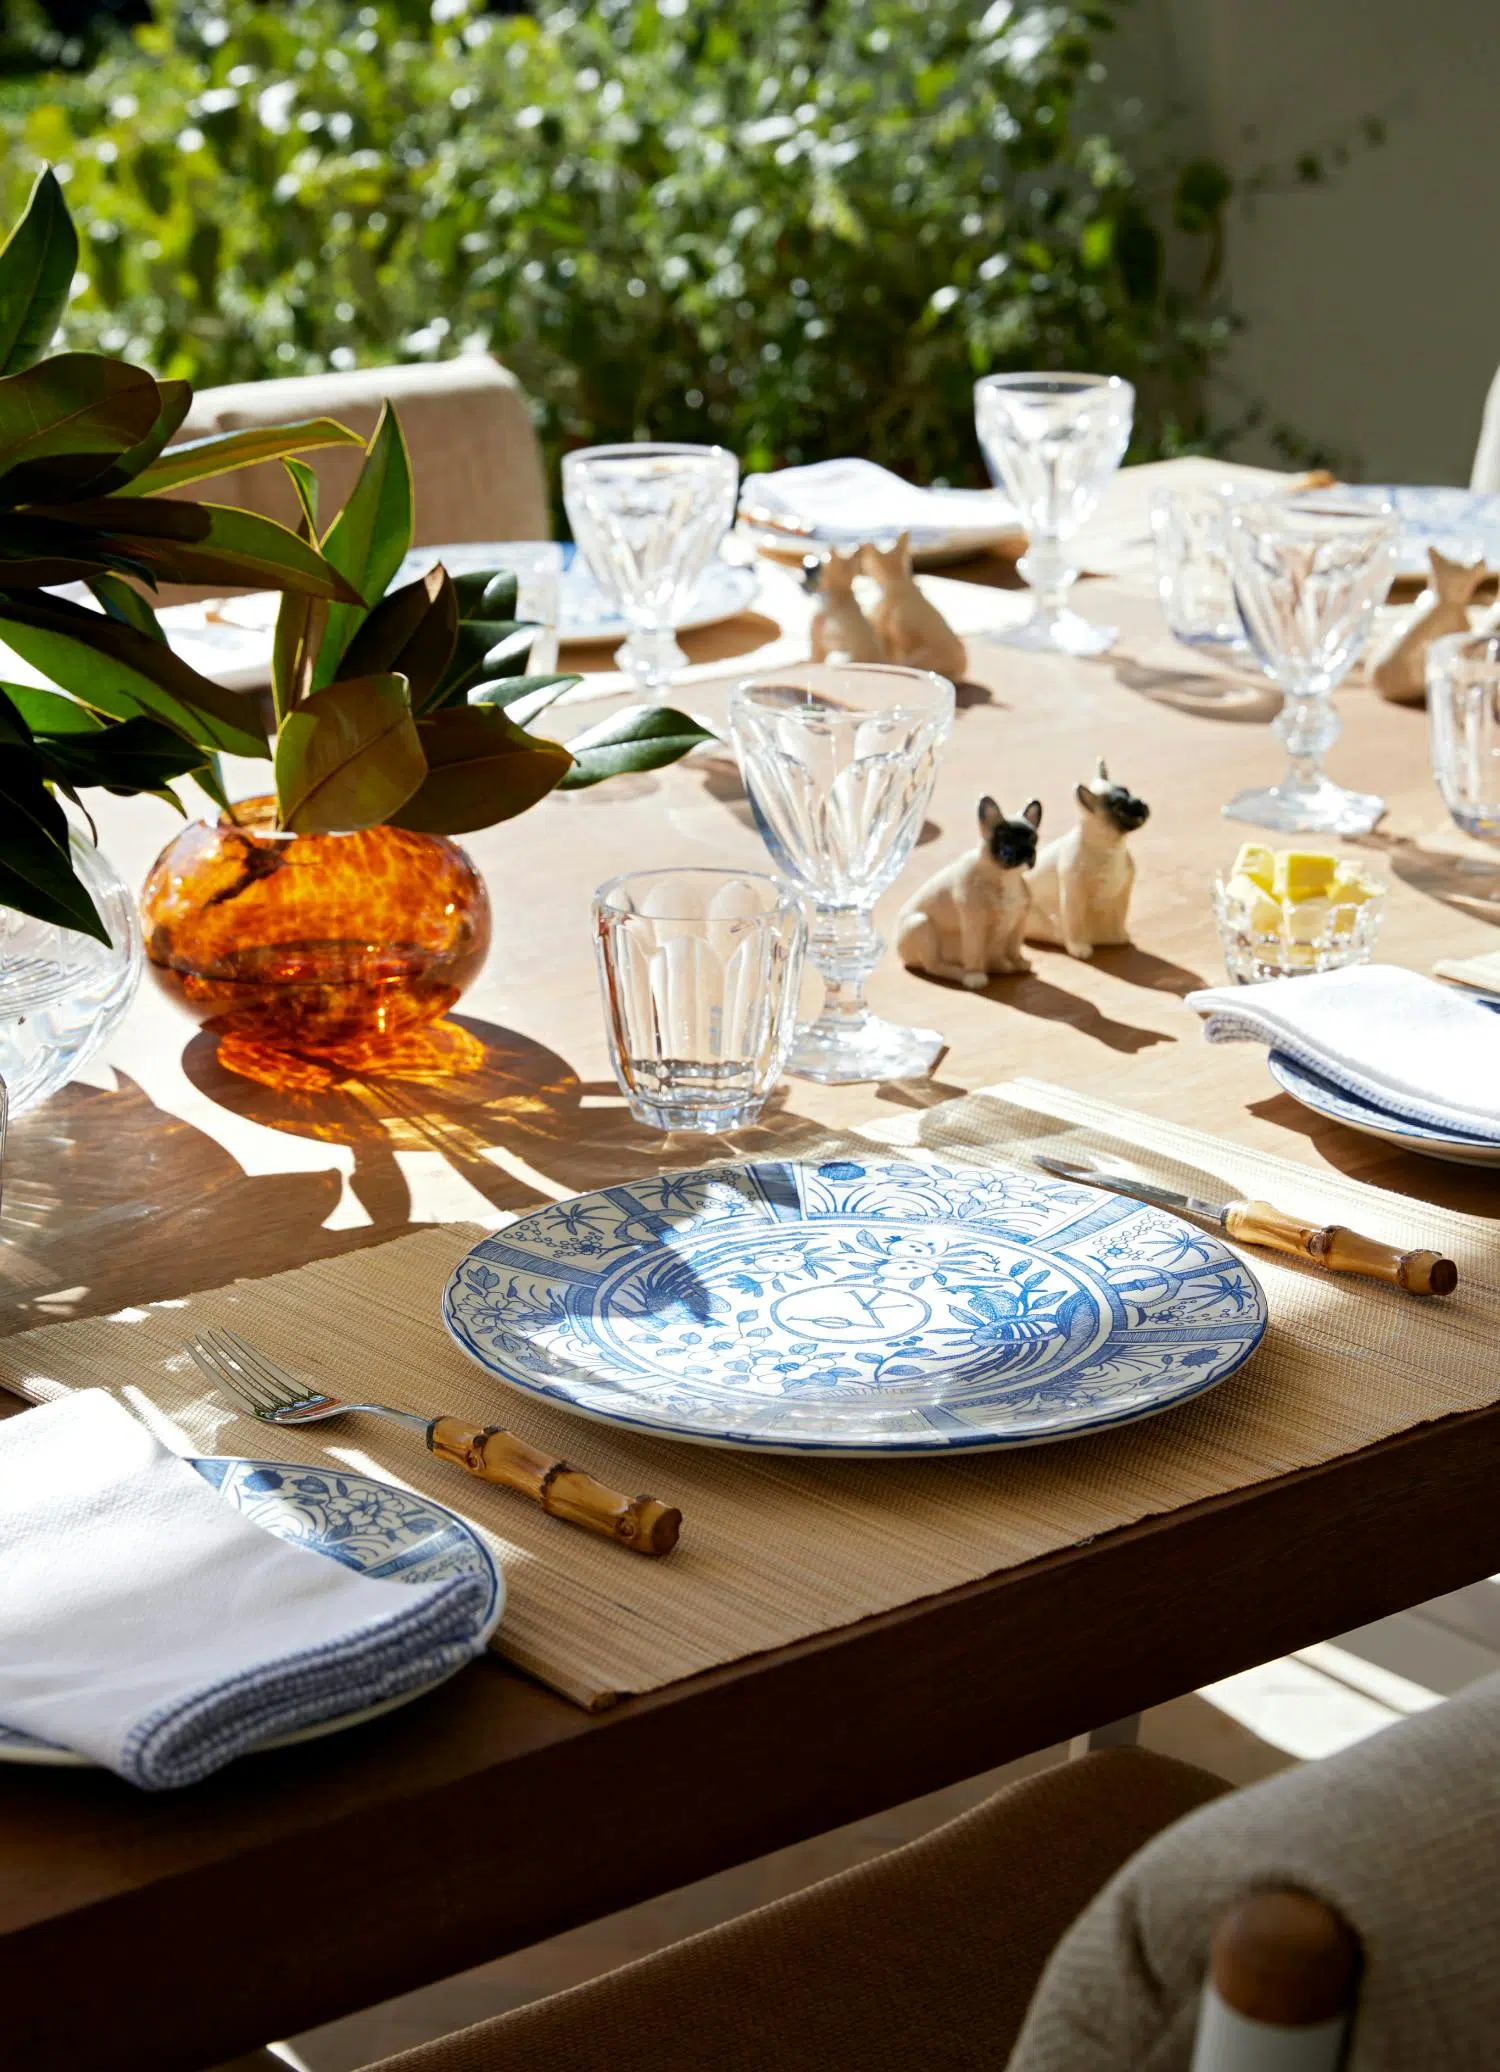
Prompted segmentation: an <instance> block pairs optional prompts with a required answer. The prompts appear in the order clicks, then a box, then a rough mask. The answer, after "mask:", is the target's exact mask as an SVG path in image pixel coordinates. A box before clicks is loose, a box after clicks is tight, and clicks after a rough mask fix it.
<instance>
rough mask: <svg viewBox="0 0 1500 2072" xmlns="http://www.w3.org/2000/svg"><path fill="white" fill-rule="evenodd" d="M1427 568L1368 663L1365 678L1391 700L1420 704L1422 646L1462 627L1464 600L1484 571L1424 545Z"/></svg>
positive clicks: (1465, 629) (1424, 675) (1466, 609)
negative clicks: (1407, 607) (1413, 599)
mask: <svg viewBox="0 0 1500 2072" xmlns="http://www.w3.org/2000/svg"><path fill="white" fill-rule="evenodd" d="M1427 559H1428V562H1429V563H1430V565H1431V568H1432V574H1431V576H1430V577H1429V578H1428V583H1427V588H1426V589H1425V590H1424V591H1423V592H1422V595H1421V596H1420V597H1419V598H1418V600H1417V604H1416V608H1415V609H1414V610H1413V612H1412V614H1411V615H1410V617H1409V618H1407V619H1406V620H1405V622H1404V623H1403V624H1402V626H1401V627H1400V629H1399V630H1398V632H1397V633H1396V636H1395V638H1394V639H1393V640H1391V641H1390V642H1389V643H1388V644H1387V645H1386V647H1385V648H1384V649H1383V651H1382V652H1381V653H1379V654H1377V655H1376V657H1375V659H1374V661H1373V662H1372V663H1371V664H1370V681H1371V683H1372V684H1374V686H1375V688H1376V690H1377V691H1378V692H1379V693H1380V695H1381V697H1382V698H1385V699H1387V700H1388V701H1389V702H1390V703H1391V704H1392V705H1421V704H1424V703H1425V702H1426V698H1427V650H1428V649H1429V648H1430V647H1431V646H1432V643H1433V642H1434V641H1435V640H1441V639H1442V637H1443V635H1444V634H1445V633H1467V632H1468V630H1469V606H1470V604H1471V603H1472V602H1473V599H1474V593H1475V591H1476V590H1478V588H1479V586H1480V584H1481V583H1482V582H1483V581H1484V579H1485V577H1486V576H1487V575H1488V574H1489V573H1490V571H1489V570H1488V569H1487V568H1486V567H1485V565H1484V563H1483V561H1482V560H1481V561H1475V562H1471V563H1465V562H1462V561H1450V560H1449V559H1448V557H1447V556H1446V555H1445V554H1440V553H1439V552H1438V550H1437V548H1436V547H1429V548H1428V549H1427Z"/></svg>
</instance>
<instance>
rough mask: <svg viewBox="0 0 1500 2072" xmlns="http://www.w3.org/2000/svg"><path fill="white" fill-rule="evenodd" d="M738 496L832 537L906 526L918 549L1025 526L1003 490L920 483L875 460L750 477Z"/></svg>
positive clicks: (751, 506)
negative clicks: (954, 536)
mask: <svg viewBox="0 0 1500 2072" xmlns="http://www.w3.org/2000/svg"><path fill="white" fill-rule="evenodd" d="M740 500H741V503H742V505H743V506H744V508H745V510H746V512H747V514H751V513H753V512H754V511H755V510H756V509H757V508H759V509H760V510H763V511H769V512H771V513H773V514H774V515H776V516H777V517H783V518H790V519H794V520H796V521H797V522H799V523H800V524H802V525H807V526H811V528H812V530H813V533H814V535H815V536H816V537H817V538H818V539H820V540H824V541H832V542H835V543H837V542H841V541H858V540H868V539H882V538H884V537H885V536H886V535H887V534H892V535H894V534H896V533H899V532H909V533H910V534H911V536H912V545H913V546H914V547H921V546H923V545H924V544H925V545H935V544H936V543H937V542H938V541H939V540H940V539H947V538H949V537H950V536H951V535H952V534H954V533H964V532H972V533H974V534H976V535H985V534H989V533H996V532H1012V531H1015V530H1016V529H1017V527H1018V526H1019V524H1020V520H1019V518H1018V517H1017V515H1016V507H1015V505H1014V504H1013V503H1012V502H1011V501H1010V499H1009V497H1007V496H1006V495H1004V494H1003V492H1002V491H1000V490H998V489H918V488H917V487H916V486H915V485H914V484H913V483H910V482H903V481H902V479H901V477H900V476H899V475H893V474H892V473H891V472H890V470H889V469H888V468H882V467H880V466H878V465H877V464H876V462H874V461H872V460H819V461H813V462H811V463H810V464H809V465H808V466H807V467H805V468H778V469H777V470H776V471H775V473H774V474H770V475H747V476H746V477H745V480H744V482H743V483H742V484H741V487H740ZM751 522H752V523H753V522H754V519H753V516H752V518H751Z"/></svg>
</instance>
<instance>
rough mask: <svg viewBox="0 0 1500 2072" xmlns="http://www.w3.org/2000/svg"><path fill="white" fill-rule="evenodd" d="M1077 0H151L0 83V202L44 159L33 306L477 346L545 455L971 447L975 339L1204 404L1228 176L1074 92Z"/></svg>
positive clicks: (1102, 100)
mask: <svg viewBox="0 0 1500 2072" xmlns="http://www.w3.org/2000/svg"><path fill="white" fill-rule="evenodd" d="M1111 26H1112V11H1111V9H1110V8H1109V7H1108V6H1103V5H1068V4H1058V5H1049V6H1034V5H1026V4H1024V0H1020V4H1013V0H994V4H993V5H990V6H989V8H988V10H987V11H985V10H984V7H983V5H982V0H981V4H978V5H976V4H975V0H824V4H823V5H822V7H821V8H820V9H819V8H813V7H811V6H809V4H808V0H714V4H713V5H711V6H710V5H704V4H701V0H596V4H593V5H589V6H584V5H582V4H579V5H578V6H576V7H575V6H560V5H556V4H553V0H539V5H538V8H537V12H536V14H535V15H534V16H497V15H491V14H487V13H484V12H483V11H481V8H480V6H479V4H478V0H431V4H430V5H425V4H423V5H419V4H417V0H369V4H367V5H363V6H358V7H356V6H352V5H346V4H344V0H284V4H278V5H275V6H265V5H262V4H260V0H163V4H162V18H161V20H160V21H159V22H158V23H157V24H155V25H153V26H151V27H148V28H145V29H143V30H140V31H138V32H136V34H135V35H134V37H133V38H131V39H130V40H128V41H125V40H122V41H121V42H120V43H119V44H118V46H117V47H115V48H114V49H113V50H112V51H111V52H110V54H109V55H107V56H106V57H105V58H104V60H103V61H102V62H101V63H99V64H98V65H97V66H96V67H94V68H93V69H92V70H91V71H90V73H89V74H88V75H87V76H86V77H84V78H79V79H72V80H63V81H58V80H55V79H54V80H52V81H49V82H48V83H47V86H46V90H45V92H43V91H42V90H40V89H39V88H36V87H30V88H21V87H18V86H15V85H11V86H8V87H6V88H5V89H4V90H3V92H0V139H3V142H4V145H5V150H4V157H3V163H0V217H4V216H5V215H6V214H7V213H10V212H14V210H15V209H16V208H17V206H18V205H19V202H20V199H21V198H22V192H23V189H24V186H25V185H26V184H27V183H29V181H30V179H31V177H32V174H33V172H34V170H35V167H36V164H37V162H38V161H39V160H42V159H49V160H52V161H53V162H55V163H56V164H57V166H58V170H59V174H60V176H64V177H65V178H66V181H67V194H68V199H69V203H70V205H71V207H72V209H73V212H74V214H75V217H76V219H77V222H78V224H79V227H80V230H81V231H82V233H83V237H84V258H83V261H82V271H83V274H84V276H85V277H86V285H85V286H84V287H83V288H82V289H81V290H80V292H79V293H78V295H77V296H76V298H75V300H74V302H73V304H72V307H71V310H70V313H69V318H68V323H67V327H66V335H67V337H68V339H69V341H70V342H71V343H73V344H77V345H90V346H94V347H98V348H101V349H103V350H105V351H107V352H113V353H121V354H125V355H127V356H128V357H130V358H131V359H133V360H143V361H145V362H147V363H148V364H149V365H151V366H152V367H153V368H154V369H155V370H156V371H157V372H158V373H160V374H162V375H184V376H187V377H188V378H189V379H191V380H192V381H193V382H194V383H195V384H197V385H199V386H201V385H204V384H207V383H216V382H222V381H228V380H236V379H244V378H250V377H256V376H262V375H265V374H270V373H302V372H308V371H312V370H315V369H321V368H323V367H326V366H328V365H330V364H331V365H333V366H352V365H355V364H357V363H364V362H375V361H386V360H392V359H400V358H424V357H427V358H431V357H442V356H444V355H447V354H450V353H453V352H456V351H459V350H462V349H464V348H466V347H469V346H487V347H490V348H491V349H493V350H494V351H495V352H496V353H497V354H498V355H499V356H500V357H501V358H502V359H504V360H505V361H506V362H507V363H508V364H509V365H511V366H513V367H514V368H515V369H516V371H517V372H518V373H519V374H520V376H521V377H522V379H523V380H524V381H525V382H526V384H527V386H528V388H529V389H530V391H531V393H532V395H533V397H534V398H535V399H536V404H537V408H538V411H539V414H540V428H541V431H542V434H543V438H544V441H545V442H546V444H547V445H548V447H549V451H550V457H551V458H552V459H553V461H554V463H555V459H556V455H557V452H558V451H559V450H560V449H566V448H567V447H568V446H572V445H577V444H580V443H584V442H587V441H590V440H595V439H606V438H610V439H613V438H630V437H633V436H637V435H640V434H642V433H650V434H652V435H655V436H658V437H679V438H696V439H717V440H720V441H722V442H723V443H724V444H726V445H728V446H730V447H732V448H734V450H735V451H736V452H737V453H738V454H739V455H740V456H741V458H742V460H743V462H744V464H745V466H746V467H747V468H760V467H766V466H769V465H772V464H773V463H783V462H793V461H798V460H804V459H813V458H818V457H822V456H825V455H829V454H837V453H843V452H860V453H866V454H869V455H870V456H872V457H873V458H875V459H877V460H881V461H883V462H885V463H887V464H888V465H890V466H893V467H896V468H898V469H900V470H902V471H903V472H905V473H908V474H910V475H912V476H914V477H916V478H917V479H919V480H932V479H934V478H940V479H941V478H946V479H949V480H953V481H962V480H973V479H982V472H981V469H980V463H979V457H978V453H977V449H976V446H975V443H974V436H973V419H972V407H971V400H970V391H971V385H972V382H973V379H974V376H975V375H976V374H978V373H983V372H985V371H987V370H989V369H990V368H994V367H1020V366H1043V367H1073V368H1090V369H1098V370H1103V371H1107V372H1113V373H1119V374H1123V375H1126V376H1127V377H1129V378H1130V379H1131V380H1133V381H1134V382H1135V383H1136V384H1137V386H1138V389H1139V391H1140V399H1141V400H1140V407H1139V412H1138V420H1137V426H1138V428H1137V438H1136V446H1135V452H1136V453H1137V454H1138V455H1140V454H1148V453H1161V452H1172V451H1180V450H1182V449H1183V448H1184V447H1187V446H1191V445H1196V444H1202V443H1204V442H1205V441H1206V440H1207V439H1208V438H1209V437H1210V427H1209V426H1208V425H1207V423H1206V421H1205V418H1204V415H1203V409H1202V391H1203V383H1204V377H1205V375H1206V374H1207V372H1208V371H1209V370H1210V368H1211V367H1212V366H1213V365H1214V363H1215V361H1216V359H1217V357H1218V356H1219V354H1220V353H1221V352H1222V351H1223V349H1224V347H1225V346H1226V344H1227V342H1228V340H1229V337H1230V335H1231V333H1232V330H1233V318H1232V316H1231V315H1230V314H1229V313H1228V311H1227V310H1226V309H1225V308H1224V307H1223V306H1222V304H1221V303H1220V301H1219V299H1218V290H1217V285H1216V283H1217V272H1218V259H1219V252H1220V249H1221V244H1222V230H1223V214H1224V209H1225V204H1226V202H1227V199H1228V195H1229V182H1228V180H1227V178H1226V177H1225V176H1224V174H1223V173H1222V171H1221V170H1220V169H1219V168H1218V167H1216V166H1214V165H1211V164H1206V163H1204V162H1203V161H1196V162H1194V163H1192V164H1189V165H1187V166H1185V167H1182V168H1181V169H1180V170H1179V171H1178V172H1177V174H1176V175H1175V177H1174V178H1167V177H1164V176H1161V175H1159V174H1158V173H1155V172H1152V171H1149V170H1143V167H1142V164H1141V163H1140V161H1139V158H1138V155H1137V152H1138V149H1139V148H1140V147H1138V146H1131V145H1129V144H1128V142H1126V141H1122V137H1121V135H1120V134H1118V133H1117V126H1116V128H1115V129H1112V127H1111V124H1110V123H1109V122H1108V121H1107V120H1106V119H1105V116H1106V112H1107V111H1108V110H1109V109H1110V107H1111V97H1110V94H1109V91H1108V88H1107V81H1106V74H1105V68H1104V64H1103V62H1102V59H1101V51H1102V49H1103V48H1104V47H1105V42H1106V38H1107V34H1108V31H1109V29H1110V27H1111Z"/></svg>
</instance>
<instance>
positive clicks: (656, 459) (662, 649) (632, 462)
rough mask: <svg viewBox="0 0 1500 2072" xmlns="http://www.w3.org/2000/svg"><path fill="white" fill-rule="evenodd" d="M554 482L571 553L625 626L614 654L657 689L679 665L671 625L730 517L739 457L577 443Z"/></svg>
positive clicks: (706, 450) (683, 659) (712, 450)
mask: <svg viewBox="0 0 1500 2072" xmlns="http://www.w3.org/2000/svg"><path fill="white" fill-rule="evenodd" d="M562 481H563V503H564V504H565V505H566V507H567V512H568V522H569V524H570V525H571V526H572V528H573V538H574V539H575V541H576V542H577V544H578V548H579V551H580V552H581V553H582V555H583V557H584V559H585V561H587V563H588V565H589V568H590V569H591V570H592V572H593V574H594V577H595V580H596V581H597V582H598V583H599V584H600V585H601V586H602V587H603V589H604V590H605V591H606V593H607V594H608V595H609V596H611V597H615V598H618V600H619V604H620V612H621V615H622V617H623V618H624V620H625V623H626V625H627V626H628V627H629V628H630V637H629V638H628V639H627V640H626V642H625V644H624V646H623V647H622V648H621V649H620V650H619V653H618V656H617V658H616V659H617V660H618V661H619V663H620V665H621V666H622V667H623V668H625V669H627V670H629V672H630V674H631V675H632V676H633V677H634V678H635V680H636V682H637V684H639V685H640V687H641V689H642V690H644V691H647V692H650V693H651V694H653V695H660V693H661V692H662V691H664V690H665V689H666V687H667V685H668V684H670V682H671V681H672V678H673V677H674V676H675V675H676V674H677V672H678V671H679V670H680V669H684V668H686V666H687V656H686V655H685V654H684V653H683V651H682V649H681V648H680V647H679V646H678V644H677V636H676V627H677V622H678V620H679V619H680V618H681V617H682V616H683V614H684V613H685V611H686V610H687V607H688V604H689V602H690V600H691V598H692V595H693V591H694V589H695V588H696V586H697V583H698V579H699V577H700V576H701V575H702V574H703V571H704V570H705V569H706V568H707V567H708V564H709V563H710V561H712V560H713V558H714V555H715V554H716V553H717V552H718V548H719V543H720V541H721V540H722V539H723V537H724V535H725V533H727V532H728V530H729V528H730V526H731V525H732V524H733V522H734V507H735V498H736V495H737V493H738V489H739V463H738V461H736V459H735V457H734V455H733V454H732V453H729V452H726V450H725V449H724V448H723V447H722V446H679V445H665V444H650V443H646V442H642V443H639V444H637V445H632V446H586V447H584V448H583V449H582V450H581V451H580V452H578V453H569V454H565V455H564V456H563V464H562Z"/></svg>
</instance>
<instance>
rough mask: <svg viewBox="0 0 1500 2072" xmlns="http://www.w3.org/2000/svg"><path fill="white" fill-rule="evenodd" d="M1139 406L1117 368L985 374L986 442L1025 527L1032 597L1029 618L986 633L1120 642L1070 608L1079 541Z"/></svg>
mask: <svg viewBox="0 0 1500 2072" xmlns="http://www.w3.org/2000/svg"><path fill="white" fill-rule="evenodd" d="M1134 414H1135V390H1134V389H1133V388H1132V387H1131V386H1130V383H1129V382H1128V381H1121V380H1120V378H1119V376H1118V375H1115V374H986V375H985V376H984V378H983V380H981V381H979V382H976V383H975V386H974V422H975V426H976V429H977V430H978V433H979V444H980V446H981V447H982V448H983V450H984V457H985V460H986V462H987V464H988V466H989V470H990V473H991V475H992V476H993V477H994V479H995V481H996V482H997V483H999V484H1000V485H1001V487H1002V488H1004V489H1005V491H1006V493H1007V494H1008V495H1009V497H1010V500H1011V502H1012V503H1013V504H1014V505H1015V506H1016V509H1017V510H1018V511H1019V512H1020V514H1021V523H1022V524H1023V525H1024V526H1025V528H1026V534H1027V548H1026V552H1025V553H1024V554H1023V555H1022V557H1021V559H1020V561H1019V563H1018V564H1017V566H1018V567H1019V569H1020V571H1021V574H1022V575H1023V576H1024V577H1025V578H1026V581H1027V584H1028V585H1029V587H1030V589H1031V592H1032V596H1033V599H1034V603H1033V606H1032V612H1031V617H1030V618H1029V619H1026V620H1024V621H1023V622H1022V624H1021V625H1019V626H1006V627H997V628H995V629H994V630H993V631H992V632H990V633H989V634H988V635H987V638H989V639H991V640H998V641H1003V642H1004V643H1005V644H1006V645H1007V646H1008V647H1023V648H1043V649H1050V650H1051V651H1052V652H1053V653H1056V654H1063V655H1100V654H1103V653H1104V651H1105V650H1106V649H1107V648H1111V647H1113V646H1114V643H1115V635H1116V632H1117V630H1118V629H1117V628H1115V627H1113V626H1096V625H1094V624H1093V623H1092V622H1091V621H1090V620H1088V619H1085V618H1083V617H1081V616H1080V614H1079V613H1077V612H1075V611H1073V610H1071V609H1070V607H1069V604H1068V593H1069V591H1070V590H1071V589H1072V587H1073V584H1074V583H1075V581H1076V580H1077V578H1078V573H1079V570H1078V564H1077V561H1076V559H1075V557H1074V554H1073V551H1072V542H1073V538H1074V535H1075V534H1076V533H1077V531H1078V529H1079V527H1080V526H1082V525H1083V524H1084V523H1085V522H1086V520H1087V519H1089V518H1090V517H1091V516H1092V515H1093V511H1094V506H1095V505H1096V504H1097V503H1098V501H1099V495H1100V492H1101V490H1102V489H1103V488H1104V485H1105V483H1106V482H1108V480H1109V478H1110V476H1111V475H1112V474H1113V473H1114V472H1115V470H1116V468H1118V467H1119V465H1120V462H1121V461H1122V460H1123V459H1124V458H1125V448H1126V447H1127V446H1128V445H1129V444H1130V426H1131V420H1132V418H1133V417H1134Z"/></svg>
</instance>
